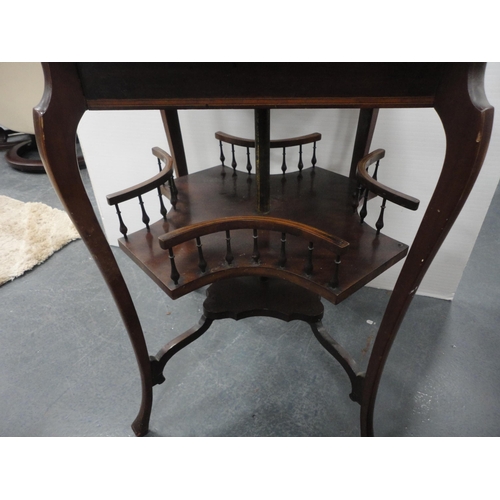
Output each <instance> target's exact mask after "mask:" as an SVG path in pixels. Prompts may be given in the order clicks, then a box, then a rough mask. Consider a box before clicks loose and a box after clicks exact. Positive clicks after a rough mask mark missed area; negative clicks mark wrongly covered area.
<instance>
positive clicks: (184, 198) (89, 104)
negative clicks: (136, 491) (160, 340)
mask: <svg viewBox="0 0 500 500" xmlns="http://www.w3.org/2000/svg"><path fill="white" fill-rule="evenodd" d="M43 66H44V73H45V92H44V96H43V98H42V101H41V103H40V104H39V105H38V106H37V107H36V108H35V110H34V117H35V127H36V137H37V143H38V148H39V151H40V154H41V156H42V159H43V163H44V166H45V169H46V171H47V173H48V175H49V177H50V179H51V181H52V183H53V185H54V187H55V189H56V190H57V192H58V195H59V196H60V198H61V200H62V202H63V204H64V206H65V208H66V210H67V212H68V214H69V215H70V217H71V218H72V220H73V222H74V224H75V226H76V227H77V229H78V231H79V232H80V234H81V236H82V239H83V241H84V242H85V244H86V245H87V247H88V249H89V251H90V252H91V254H92V255H93V257H94V260H95V262H96V264H97V265H98V267H99V269H100V271H101V273H102V275H103V277H104V279H105V281H106V283H107V285H108V287H109V289H110V292H111V293H112V295H113V297H114V300H115V302H116V305H117V308H118V310H119V311H120V313H121V317H122V319H123V323H124V325H125V328H126V329H127V332H128V335H129V337H130V340H131V343H132V346H133V349H134V352H135V355H136V358H137V362H138V366H139V371H140V375H141V380H142V403H141V407H140V410H139V413H138V415H137V418H136V419H135V421H134V423H133V424H132V428H133V430H134V432H135V433H136V435H144V434H146V433H147V432H148V426H149V420H150V415H151V409H152V401H153V386H154V385H156V384H158V383H161V382H162V381H163V380H164V375H163V369H164V368H165V365H166V363H167V361H168V360H169V359H170V357H171V356H172V355H174V354H175V353H176V352H178V351H179V350H180V349H181V348H183V347H185V346H187V345H188V344H189V343H190V342H192V341H194V340H195V339H196V338H198V337H199V336H200V335H202V334H203V333H204V332H205V331H206V330H207V329H208V327H209V326H210V324H211V323H212V322H213V321H214V320H217V319H220V318H224V317H232V318H234V319H241V318H244V317H248V316H252V315H268V316H273V317H277V318H280V319H283V320H285V321H291V320H294V319H300V320H303V321H306V322H307V323H308V324H309V325H310V326H311V328H312V330H313V332H314V334H315V336H316V337H317V338H318V340H319V341H320V342H321V344H322V345H323V346H324V347H325V348H326V349H327V350H328V351H329V352H330V353H331V354H332V355H333V356H334V357H335V358H336V359H337V360H338V361H339V362H340V363H341V364H342V366H343V367H344V368H345V370H346V372H347V374H348V376H349V377H350V379H351V382H352V393H351V398H352V399H353V400H354V401H357V402H358V403H359V404H360V406H361V412H360V419H361V434H362V435H368V436H370V435H373V434H374V429H373V412H374V406H375V399H376V394H377V389H378V385H379V381H380V378H381V375H382V370H383V368H384V364H385V361H386V359H387V356H388V354H389V351H390V348H391V345H392V343H393V341H394V338H395V336H396V334H397V332H398V329H399V326H400V325H401V322H402V320H403V318H404V316H405V313H406V311H407V309H408V307H409V305H410V303H411V300H412V298H413V296H414V295H415V293H416V291H417V289H418V287H419V284H420V282H421V281H422V278H423V277H424V275H425V273H426V271H427V269H428V268H429V266H430V264H431V262H432V260H433V258H434V256H435V255H436V253H437V252H438V250H439V248H440V245H441V244H442V242H443V240H444V238H445V237H446V235H447V234H448V232H449V230H450V228H451V227H452V225H453V223H454V221H455V219H456V218H457V216H458V214H459V213H460V210H461V209H462V207H463V205H464V203H465V201H466V199H467V196H468V195H469V193H470V191H471V189H472V187H473V185H474V182H475V180H476V178H477V175H478V174H479V171H480V168H481V166H482V163H483V159H484V157H485V154H486V151H487V149H488V143H489V140H490V135H491V129H492V123H493V108H492V107H491V106H490V105H489V104H488V101H487V99H486V96H485V94H484V85H483V84H484V70H485V64H482V63H276V64H270V63H209V64H201V63H47V64H44V65H43ZM417 107H432V108H434V109H435V110H436V112H437V113H438V115H439V117H440V119H441V121H442V124H443V127H444V131H445V134H446V155H445V158H444V163H443V167H442V172H441V176H440V178H439V180H438V182H437V185H436V188H435V191H434V194H433V196H432V199H431V201H430V203H429V205H428V208H427V210H426V212H425V214H424V216H423V219H422V222H421V225H420V227H419V229H418V232H417V234H416V236H415V239H414V241H413V244H412V246H411V248H409V249H408V246H407V245H405V244H404V243H401V242H397V241H395V240H393V239H391V238H388V237H387V236H385V235H384V234H383V232H382V229H383V225H384V224H383V211H384V210H385V205H386V202H387V201H388V202H389V203H396V204H398V205H400V206H402V207H405V208H407V209H410V210H415V209H417V208H418V200H415V199H414V198H411V197H410V196H407V195H405V194H403V193H398V192H397V191H395V190H393V189H391V188H390V187H388V186H385V185H383V184H380V183H379V182H378V181H377V179H376V171H375V172H373V173H372V174H369V173H368V169H369V167H370V166H371V165H376V167H374V168H378V163H379V161H380V160H381V159H382V158H383V156H384V152H383V150H376V151H370V142H371V137H372V135H373V130H374V127H375V124H376V118H377V113H378V109H380V108H417ZM212 108H222V109H224V108H225V109H227V108H240V109H241V108H251V109H254V110H255V137H254V138H249V139H243V138H234V137H232V136H230V135H228V134H227V133H226V132H220V133H218V134H217V135H216V138H217V139H218V140H219V141H220V145H221V153H222V151H223V150H222V145H223V143H224V144H225V145H227V144H229V145H230V147H234V146H238V147H244V148H245V147H246V148H247V151H248V150H249V148H255V157H256V165H255V167H253V166H252V165H250V164H249V165H248V172H246V171H245V170H243V171H241V170H238V171H236V170H234V171H233V170H232V168H231V166H230V165H229V164H225V163H224V162H225V156H224V153H222V154H221V164H220V165H217V166H215V167H213V166H212V168H207V169H206V170H203V171H202V172H198V173H195V174H189V173H188V166H187V163H186V157H185V154H184V147H183V142H182V134H181V130H180V125H179V119H178V113H177V112H178V110H179V109H212ZM273 108H357V109H360V118H359V123H358V129H357V133H356V138H355V145H354V151H353V157H352V165H351V172H350V175H349V176H348V177H343V176H340V175H338V174H335V173H333V172H330V171H326V170H323V169H321V168H319V167H318V166H316V165H315V157H314V156H313V159H312V165H311V166H310V167H303V166H302V165H301V163H302V156H301V159H300V161H299V164H300V167H299V170H298V171H297V170H296V171H294V172H290V171H287V167H286V164H285V163H284V167H283V175H279V176H276V175H271V174H270V169H269V157H270V153H269V152H270V149H271V148H272V147H279V148H285V149H286V148H287V147H291V146H300V148H302V145H305V144H310V143H312V141H314V143H315V141H316V140H319V138H320V137H319V134H316V135H315V134H312V135H311V136H304V137H301V138H292V139H287V140H283V141H276V140H275V141H272V140H271V139H270V124H269V110H270V109H273ZM116 109H127V110H136V109H158V110H160V111H161V113H162V117H163V119H164V124H165V129H166V132H167V137H168V141H169V146H170V155H169V154H168V153H166V152H163V151H161V150H160V149H159V148H154V149H153V153H154V154H155V156H157V157H158V160H159V162H160V168H161V167H162V165H163V164H164V165H165V166H164V168H163V169H162V170H161V171H160V173H159V174H158V175H157V176H156V177H155V178H153V179H149V180H148V181H146V182H145V183H143V184H141V185H137V186H133V187H132V188H131V189H129V190H125V191H123V192H119V193H114V194H112V195H110V196H109V197H108V202H109V203H110V204H113V205H115V206H116V207H117V210H118V215H119V216H120V211H119V204H120V203H122V202H124V201H126V200H128V199H130V198H132V197H139V200H140V205H141V210H142V215H143V222H144V224H145V228H144V229H142V230H139V231H137V232H134V233H133V234H128V232H127V229H126V227H125V224H124V223H123V221H122V220H121V216H120V223H121V228H122V234H123V238H121V240H120V246H121V248H122V249H123V250H124V251H125V252H126V253H127V254H128V255H129V256H130V257H131V258H132V259H133V260H134V261H135V262H137V264H138V265H139V266H141V268H142V269H143V270H144V271H145V272H146V273H147V274H148V275H149V276H150V277H151V278H152V279H153V280H154V281H155V282H156V283H157V284H158V285H159V286H160V287H161V288H162V289H163V290H164V291H165V292H166V293H167V294H168V295H169V296H170V297H172V298H173V299H176V298H177V297H180V296H182V295H184V294H186V293H190V292H192V291H193V290H196V289H198V288H200V287H202V286H207V285H210V287H209V288H208V295H207V300H206V301H205V304H204V314H203V316H202V318H201V319H200V323H199V324H198V325H196V326H194V327H193V328H192V329H190V330H188V331H187V332H185V333H184V334H182V335H180V336H179V337H177V338H176V339H175V340H173V341H171V342H169V343H168V344H166V346H165V347H164V348H162V349H161V350H160V352H158V354H156V355H155V356H150V354H149V353H148V349H147V346H146V342H145V339H144V335H143V331H142V328H141V324H140V321H139V318H138V316H137V312H136V309H135V305H134V302H133V300H132V298H131V295H130V293H129V290H128V288H127V286H126V284H125V281H124V279H123V276H122V274H121V272H120V269H119V267H118V265H117V263H116V260H115V258H114V256H113V253H112V252H111V250H110V248H109V245H108V243H107V241H106V238H105V236H104V234H103V232H102V230H101V227H100V225H99V222H98V219H97V217H96V215H95V213H94V211H93V209H92V206H91V203H90V201H89V199H88V197H87V194H86V192H85V189H84V186H83V184H82V182H81V178H80V174H79V168H78V161H77V157H76V153H75V137H76V130H77V126H78V123H79V121H80V119H81V117H82V116H83V114H84V113H85V111H86V110H116ZM227 132H230V131H227ZM152 146H154V145H152ZM300 154H301V155H302V149H300ZM207 167H210V165H207ZM381 168H382V167H381ZM151 189H158V193H159V195H160V206H161V210H160V212H161V216H162V217H161V218H160V219H159V220H158V222H153V223H151V222H150V218H149V215H148V214H147V212H146V211H145V209H144V206H143V203H142V198H141V195H142V194H144V193H145V192H146V191H147V190H151ZM165 196H166V197H168V198H170V202H171V205H172V208H171V209H170V210H169V211H168V213H167V210H166V209H165V206H164V205H163V201H162V200H163V198H164V197H165ZM373 196H380V197H381V198H382V200H383V208H382V210H381V215H380V217H379V222H377V225H376V227H375V228H372V227H370V226H369V225H368V224H366V223H365V222H364V217H365V211H366V210H365V209H366V200H368V199H370V198H371V197H373ZM304 245H305V246H304ZM405 257H406V260H405V262H404V266H403V268H402V270H401V273H400V275H399V278H398V281H397V283H396V285H395V288H394V291H393V292H392V295H391V298H390V300H389V303H388V305H387V308H386V311H385V314H384V317H383V320H382V322H381V324H380V327H379V330H378V334H377V337H376V339H375V342H374V346H373V350H372V353H371V356H370V359H369V362H368V367H367V370H366V373H361V372H359V371H358V368H357V365H356V363H355V361H354V360H353V359H352V358H351V357H350V356H349V354H348V353H347V352H346V351H345V350H344V349H343V348H342V346H340V345H338V344H337V343H336V341H335V340H334V339H333V338H332V337H330V336H329V334H328V333H327V332H326V331H325V330H324V328H323V327H322V325H321V317H322V312H323V310H322V305H321V302H320V297H323V298H325V299H327V300H329V301H331V302H332V303H334V304H336V303H338V302H340V301H341V300H344V299H345V298H346V297H348V296H349V295H350V294H352V293H354V292H356V290H358V289H359V288H360V287H362V286H363V285H365V284H366V283H368V282H369V281H370V280H371V279H373V278H374V277H375V276H377V275H379V274H380V273H382V272H384V271H385V270H386V269H388V268H389V267H390V266H391V265H393V264H394V263H395V262H397V261H399V260H401V259H403V258H405Z"/></svg>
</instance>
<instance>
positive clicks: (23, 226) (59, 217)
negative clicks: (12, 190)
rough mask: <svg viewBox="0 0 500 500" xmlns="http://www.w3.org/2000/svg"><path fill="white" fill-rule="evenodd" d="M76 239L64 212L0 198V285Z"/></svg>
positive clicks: (71, 225) (39, 204)
mask: <svg viewBox="0 0 500 500" xmlns="http://www.w3.org/2000/svg"><path fill="white" fill-rule="evenodd" d="M79 237H80V236H79V234H78V232H77V230H76V229H75V226H74V225H73V223H72V222H71V220H70V218H69V217H68V214H66V212H63V211H62V210H58V209H57V208H51V207H49V206H48V205H45V204H43V203H23V202H22V201H17V200H13V199H12V198H8V197H7V196H0V286H1V285H3V284H4V283H6V282H8V281H12V280H13V279H14V278H17V277H19V276H21V275H22V274H24V273H25V272H26V271H29V270H30V269H32V268H33V267H35V266H37V265H39V264H41V263H42V262H45V261H46V260H47V259H48V258H49V257H50V256H51V255H52V254H53V253H54V252H57V250H59V249H61V248H62V247H63V246H64V245H66V244H68V243H69V242H70V241H73V240H76V239H78V238H79Z"/></svg>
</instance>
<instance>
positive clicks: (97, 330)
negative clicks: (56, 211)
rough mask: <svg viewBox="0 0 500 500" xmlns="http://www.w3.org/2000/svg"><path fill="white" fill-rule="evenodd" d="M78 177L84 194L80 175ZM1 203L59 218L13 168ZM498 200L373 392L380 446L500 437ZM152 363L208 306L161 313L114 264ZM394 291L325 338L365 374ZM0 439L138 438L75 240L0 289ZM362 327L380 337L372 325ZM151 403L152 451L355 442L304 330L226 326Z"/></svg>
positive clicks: (341, 377) (348, 306)
mask: <svg viewBox="0 0 500 500" xmlns="http://www.w3.org/2000/svg"><path fill="white" fill-rule="evenodd" d="M82 177H83V179H84V182H85V184H86V186H87V187H88V189H89V191H91V187H90V182H89V180H88V174H87V172H86V171H85V170H84V171H82ZM0 194H3V195H6V196H10V197H12V198H15V199H18V200H21V201H40V202H43V203H46V204H48V205H50V206H53V207H58V208H61V204H60V202H59V200H58V199H57V196H56V194H55V192H54V190H53V188H52V186H51V185H50V182H49V180H48V178H47V176H46V175H44V174H42V175H36V174H25V173H21V172H17V171H15V170H13V169H11V168H10V167H9V166H7V164H6V163H5V161H4V159H3V153H0ZM499 235H500V189H497V192H496V195H495V198H494V200H493V204H492V206H491V208H490V210H489V213H488V216H487V218H486V220H485V223H484V225H483V228H482V230H481V234H480V236H479V239H478V240H477V243H476V246H475V249H474V252H473V254H472V258H471V260H470V262H469V264H468V266H467V268H466V271H465V274H464V277H463V279H462V282H461V284H460V287H459V290H458V292H457V294H456V297H455V299H454V300H453V302H448V301H443V300H438V299H431V298H426V297H418V296H417V297H416V298H415V300H414V301H413V304H412V306H411V308H410V311H409V313H408V314H407V317H406V319H405V320H404V323H403V325H402V327H401V330H400V333H399V335H398V338H397V339H396V342H395V344H394V347H393V349H392V351H391V355H390V357H389V360H388V363H387V365H386V370H385V372H384V376H383V378H382V382H381V387H380V391H379V396H378V400H377V406H376V416H375V430H376V434H377V435H379V436H499V435H500V418H499V417H500V383H499V382H498V377H497V374H498V373H499V371H500V356H499V353H500V335H499V334H498V323H499V319H500V312H499V304H500V285H499V284H500V266H499V265H498V255H500V237H499ZM114 253H115V255H116V258H117V260H118V262H119V265H120V267H121V268H122V270H123V273H124V276H125V279H126V281H127V283H128V285H129V286H130V289H131V292H132V295H133V297H134V298H135V299H136V303H137V307H138V312H139V316H140V318H141V322H142V325H143V329H144V331H145V335H146V338H147V342H148V346H149V350H150V352H151V354H154V353H155V352H156V351H157V350H158V349H159V348H160V347H162V345H163V344H164V343H166V342H167V341H168V340H170V339H172V338H174V337H175V336H177V335H178V334H179V333H182V332H183V331H185V330H186V329H188V328H189V327H191V326H192V325H193V324H195V323H196V322H197V321H198V318H199V316H200V313H201V306H202V303H203V300H204V291H203V290H201V291H199V292H196V293H193V294H191V295H189V296H187V297H184V298H182V299H179V300H177V301H175V302H174V301H172V300H170V299H169V298H168V297H167V296H166V295H165V294H164V293H163V292H161V291H160V290H159V289H158V288H157V287H156V285H154V283H153V282H152V281H151V280H150V279H149V278H148V277H146V276H145V275H144V274H143V273H142V272H141V271H140V270H139V269H138V268H137V267H136V266H135V265H134V264H133V263H132V262H131V261H130V260H129V259H128V258H127V257H125V256H124V255H122V254H121V252H120V251H119V250H118V249H115V250H114ZM388 297H389V294H388V292H385V291H381V290H376V289H372V288H364V289H362V290H361V291H360V292H359V293H357V294H355V295H354V296H353V297H351V298H349V299H347V300H346V301H344V302H343V303H341V304H340V305H338V306H336V307H334V306H332V305H330V304H328V303H325V319H324V324H325V326H326V327H327V328H328V329H329V330H330V331H331V332H332V334H334V336H335V337H336V338H337V340H339V341H340V342H341V343H342V344H343V345H345V347H346V348H347V349H348V350H349V351H350V352H351V353H352V354H353V356H354V357H356V358H357V360H358V361H359V362H360V364H361V365H362V366H365V365H366V361H367V360H366V358H367V354H366V353H367V350H369V347H370V345H371V340H372V339H373V336H374V335H375V333H376V331H377V327H378V324H379V323H380V320H381V318H382V315H383V312H384V308H385V305H386V304H387V300H388ZM0 302H1V304H2V307H1V308H0V346H1V348H0V435H1V436H132V435H133V433H132V431H131V428H130V424H131V422H132V421H133V419H134V418H135V416H136V413H137V411H138V408H139V401H140V386H139V375H138V371H137V367H136V364H135V359H134V356H133V353H132V349H131V346H130V343H129V341H128V338H127V336H126V333H125V330H124V328H123V326H122V323H121V320H120V318H119V315H118V313H117V311H116V309H115V306H114V303H113V301H112V299H111V296H110V294H109V292H108V290H107V288H106V286H105V284H104V282H103V280H102V278H101V276H100V274H99V272H98V270H97V268H96V266H95V264H94V263H93V261H92V258H91V256H90V254H89V253H88V251H87V250H86V247H85V246H84V244H83V243H82V242H81V241H75V242H73V243H70V244H69V245H68V246H66V247H65V248H63V249H62V250H60V251H59V252H57V253H56V254H54V255H53V256H52V257H51V258H50V259H49V260H48V261H47V262H45V263H44V264H43V265H41V266H39V267H37V268H35V269H33V270H32V271H30V272H28V273H26V274H25V275H24V276H22V277H20V278H18V279H16V280H14V281H12V282H9V283H7V284H5V285H4V286H2V287H0ZM368 319H369V320H371V321H373V322H374V324H369V323H367V320H368ZM165 375H166V379H167V380H166V382H165V383H164V384H162V385H160V386H156V387H155V388H154V397H155V400H154V405H153V414H152V419H151V432H150V434H149V435H150V436H358V435H359V424H358V421H359V406H358V405H357V404H356V403H353V402H351V401H350V399H349V397H348V394H349V390H350V387H349V382H348V379H347V376H346V375H345V373H344V372H343V370H342V368H340V366H339V365H337V363H336V362H335V360H333V359H332V358H331V356H330V355H329V354H328V353H327V352H326V351H324V349H323V348H322V347H321V346H320V345H319V343H318V342H317V341H316V340H315V338H314V337H313V335H312V332H311V331H310V330H309V327H308V326H307V325H306V324H305V323H300V322H292V323H284V322H281V321H278V320H274V319H268V318H251V319H247V320H243V321H239V322H234V321H232V320H223V321H220V322H217V323H215V324H214V326H213V327H212V328H211V329H210V330H209V331H208V332H207V333H206V334H205V335H204V336H203V337H202V338H200V339H199V340H197V341H196V342H195V343H193V344H192V345H190V346H189V347H188V348H186V349H184V350H183V351H181V352H180V353H179V354H177V355H176V356H175V357H174V358H173V359H172V360H171V362H169V364H168V365H167V368H166V370H165Z"/></svg>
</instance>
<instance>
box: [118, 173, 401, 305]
mask: <svg viewBox="0 0 500 500" xmlns="http://www.w3.org/2000/svg"><path fill="white" fill-rule="evenodd" d="M221 171H223V170H221V167H214V168H211V169H208V170H203V171H201V172H197V173H194V174H190V175H188V176H184V177H181V178H179V179H177V181H176V183H177V189H178V202H177V205H176V208H175V209H172V210H171V211H170V212H169V214H168V218H167V222H165V221H164V220H160V221H159V222H157V223H155V224H152V225H151V226H150V232H148V231H147V230H146V229H143V230H140V231H137V232H135V233H133V234H130V235H128V239H127V240H124V239H121V240H120V246H121V248H122V249H123V250H124V251H125V252H126V253H127V254H128V255H129V256H130V257H131V258H132V259H133V260H134V261H135V262H137V264H138V265H139V266H140V267H141V268H142V269H144V271H145V272H146V273H147V274H148V275H149V276H150V277H151V278H152V279H153V280H154V281H155V282H156V283H157V284H158V285H159V286H160V287H161V288H162V289H163V290H164V291H165V292H166V293H167V294H168V295H169V296H170V297H172V298H174V299H175V298H178V297H181V296H182V295H185V294H186V293H189V292H191V291H193V290H195V289H197V288H200V287H202V286H205V285H207V284H209V283H213V282H215V281H218V280H219V279H224V278H228V277H236V276H246V275H256V276H267V277H277V278H281V279H285V280H288V281H290V282H293V283H296V284H298V285H300V286H302V287H304V288H306V289H308V290H311V291H313V292H315V293H317V294H318V295H321V296H323V297H325V298H326V299H327V300H329V301H331V302H332V303H334V304H336V303H338V302H340V301H341V300H343V299H345V298H347V297H348V296H349V295H351V294H352V293H353V292H355V291H356V290H358V289H359V288H361V287H362V286H364V285H365V284H367V283H368V282H369V281H371V280H372V279H374V278H375V277H376V276H378V275H379V274H381V273H382V272H384V271H385V270H387V269H388V268H389V267H391V266H392V265H394V264H395V263H396V262H398V261H399V260H401V259H402V258H404V256H405V255H406V253H407V250H408V247H407V245H404V244H402V243H400V242H398V241H396V240H394V239H392V238H389V237H387V236H385V235H383V234H378V235H377V234H376V231H375V229H373V228H372V227H370V226H368V225H367V224H366V223H363V224H361V223H360V219H359V215H358V214H357V213H356V212H355V211H354V209H353V193H354V192H355V191H356V188H357V185H356V183H355V182H353V181H351V180H350V179H348V178H346V177H344V176H341V175H339V174H336V173H333V172H330V171H327V170H324V169H321V168H318V167H316V168H315V169H314V170H313V169H305V170H303V172H302V176H299V174H298V173H290V174H287V175H286V176H282V175H276V176H271V211H270V213H269V217H275V218H280V219H285V220H287V221H295V222H298V223H301V224H306V225H308V226H311V227H313V228H317V229H320V230H322V231H325V232H327V233H329V234H331V235H334V236H336V237H338V238H341V239H343V240H345V241H347V242H348V243H349V248H348V250H347V252H346V253H345V254H344V255H342V258H341V261H342V262H341V265H340V266H339V275H338V276H339V282H338V285H337V286H334V287H332V285H331V283H332V276H333V274H334V267H335V259H336V257H335V254H334V253H333V252H332V249H331V248H329V247H328V245H327V244H324V245H322V244H315V245H314V258H313V270H312V272H311V273H306V272H305V271H304V262H305V259H307V255H308V241H307V240H303V239H301V238H298V237H295V236H287V261H286V265H285V266H279V265H278V262H279V261H280V251H281V246H280V245H281V243H280V241H281V234H280V233H279V232H274V231H261V230H259V232H258V233H259V239H258V242H259V253H260V258H259V262H258V263H256V262H255V259H253V258H252V254H253V251H254V248H253V238H252V230H249V229H240V230H235V231H231V250H232V254H233V256H234V260H233V261H232V262H231V264H228V263H227V262H226V260H225V252H226V234H225V232H224V231H221V232H218V233H214V234H209V235H207V236H203V237H202V238H201V243H202V248H203V257H204V259H205V261H206V262H207V268H206V270H205V272H202V271H201V270H200V268H199V267H198V264H199V253H198V248H197V246H196V241H195V240H194V239H193V240H190V241H186V242H184V243H181V244H180V245H178V246H176V247H175V264H176V267H177V269H178V271H179V274H180V278H179V280H178V283H177V284H175V283H174V281H173V280H172V278H171V268H170V259H169V254H168V252H167V251H166V250H163V249H162V248H160V246H159V243H158V237H159V236H161V235H162V234H164V233H166V232H168V231H173V230H175V229H180V228H183V227H187V226H189V225H191V224H194V223H199V222H204V221H209V220H212V219H220V218H224V217H234V216H248V215H258V214H256V208H255V198H256V189H257V185H256V179H255V176H253V175H248V174H247V173H243V172H239V173H238V174H237V175H236V176H233V172H232V170H231V169H228V168H226V169H225V175H221Z"/></svg>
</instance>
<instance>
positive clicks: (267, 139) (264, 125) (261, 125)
mask: <svg viewBox="0 0 500 500" xmlns="http://www.w3.org/2000/svg"><path fill="white" fill-rule="evenodd" d="M270 147H271V112H270V110H269V109H256V110H255V162H256V164H257V165H256V170H257V212H258V213H260V214H267V213H269V211H270V209H271V188H270V182H271V178H270V176H271V170H270Z"/></svg>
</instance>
